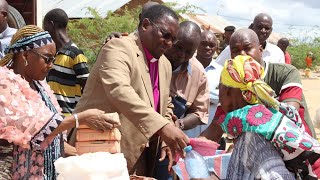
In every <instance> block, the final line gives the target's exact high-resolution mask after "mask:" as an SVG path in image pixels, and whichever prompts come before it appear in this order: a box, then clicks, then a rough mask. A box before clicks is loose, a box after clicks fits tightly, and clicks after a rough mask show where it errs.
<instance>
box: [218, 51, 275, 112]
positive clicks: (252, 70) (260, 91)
mask: <svg viewBox="0 0 320 180" xmlns="http://www.w3.org/2000/svg"><path fill="white" fill-rule="evenodd" d="M264 75H265V74H264V68H263V67H262V66H261V65H260V64H259V63H258V62H257V61H255V60H254V59H252V58H251V57H250V56H242V55H239V56H237V57H235V58H234V59H231V60H227V61H226V62H225V64H224V68H223V70H222V72H221V83H222V84H223V85H225V86H228V87H232V88H239V89H240V90H241V91H242V96H243V98H244V100H246V101H247V102H248V103H249V104H264V105H266V106H268V107H271V108H274V109H279V102H278V101H277V100H276V99H275V98H274V96H275V92H274V91H273V89H272V88H271V87H270V86H269V85H268V84H267V83H265V82H264V81H263V80H262V78H263V77H264Z"/></svg>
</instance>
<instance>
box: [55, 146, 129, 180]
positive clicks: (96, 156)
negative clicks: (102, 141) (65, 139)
mask: <svg viewBox="0 0 320 180" xmlns="http://www.w3.org/2000/svg"><path fill="white" fill-rule="evenodd" d="M54 165H55V168H56V170H57V173H59V175H58V178H57V179H58V180H74V179H77V180H126V179H129V173H128V170H127V161H126V159H125V158H124V156H123V154H122V153H118V154H110V153H108V152H96V153H87V154H83V155H81V156H71V157H67V158H59V159H58V160H57V161H56V162H55V163H54Z"/></svg>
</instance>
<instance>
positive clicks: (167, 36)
mask: <svg viewBox="0 0 320 180" xmlns="http://www.w3.org/2000/svg"><path fill="white" fill-rule="evenodd" d="M149 21H150V20H149ZM150 22H151V23H152V24H153V25H154V26H155V27H157V29H158V30H159V31H160V32H161V34H162V37H163V39H165V40H167V41H171V42H172V44H175V43H177V39H176V38H174V37H172V35H171V34H170V33H168V32H167V31H165V30H163V29H161V28H160V27H159V26H158V25H157V24H155V23H154V22H152V21H150Z"/></svg>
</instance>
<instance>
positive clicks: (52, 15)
mask: <svg viewBox="0 0 320 180" xmlns="http://www.w3.org/2000/svg"><path fill="white" fill-rule="evenodd" d="M44 21H49V22H50V21H52V22H53V23H55V24H56V25H57V26H58V27H59V28H66V27H67V24H68V21H69V18H68V15H67V13H66V12H65V11H64V10H62V9H59V8H56V9H52V10H51V11H49V12H48V13H47V14H46V15H45V16H44Z"/></svg>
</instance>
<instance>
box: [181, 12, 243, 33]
mask: <svg viewBox="0 0 320 180" xmlns="http://www.w3.org/2000/svg"><path fill="white" fill-rule="evenodd" d="M181 16H182V17H183V18H185V19H188V20H190V21H193V22H195V23H197V24H198V25H199V26H205V27H209V26H210V30H211V31H213V32H214V33H224V28H225V27H226V26H235V27H236V28H237V29H238V27H237V26H236V25H235V24H233V23H231V22H229V21H227V20H226V19H224V18H222V17H221V16H213V15H208V14H183V15H181Z"/></svg>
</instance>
